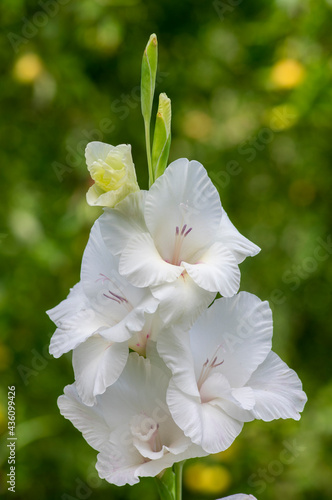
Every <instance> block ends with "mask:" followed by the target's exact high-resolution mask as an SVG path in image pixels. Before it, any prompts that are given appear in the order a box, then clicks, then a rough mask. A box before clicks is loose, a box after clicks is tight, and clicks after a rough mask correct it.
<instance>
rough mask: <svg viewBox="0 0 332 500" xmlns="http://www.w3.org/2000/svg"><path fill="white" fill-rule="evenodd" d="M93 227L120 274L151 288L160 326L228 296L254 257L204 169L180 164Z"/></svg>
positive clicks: (184, 161)
mask: <svg viewBox="0 0 332 500" xmlns="http://www.w3.org/2000/svg"><path fill="white" fill-rule="evenodd" d="M100 224H101V231H102V235H103V238H104V240H105V243H106V244H107V246H108V248H109V249H110V250H111V252H113V253H114V254H115V255H119V256H120V261H119V272H120V274H121V275H122V276H125V277H126V278H127V279H128V280H129V281H130V282H131V283H132V284H133V285H135V286H137V287H145V286H149V287H151V290H152V293H153V295H154V296H155V297H156V298H158V300H159V301H160V302H161V305H160V309H159V311H160V314H161V315H162V317H163V320H164V321H168V322H169V321H173V320H174V321H177V322H179V321H181V320H183V322H184V323H185V322H186V321H188V319H189V320H190V319H191V320H193V319H194V318H195V315H196V316H197V314H199V313H200V312H201V311H202V310H203V309H204V308H205V307H207V306H208V305H209V304H210V303H211V302H212V300H213V299H214V297H215V295H216V293H217V292H220V293H221V294H222V295H224V296H226V297H229V296H232V295H234V294H235V293H236V292H237V291H238V288H239V283H240V271H239V267H238V264H239V263H240V262H242V261H243V260H244V259H245V257H247V256H249V255H256V254H257V253H258V252H259V248H258V247H257V246H256V245H254V244H253V243H251V242H250V241H249V240H248V239H247V238H245V237H244V236H242V235H241V234H240V233H239V232H238V231H237V230H236V229H235V227H234V226H233V224H232V223H231V222H230V220H229V218H228V216H227V214H226V212H225V211H224V210H223V208H222V206H221V202H220V198H219V194H218V191H217V190H216V188H215V187H214V185H213V184H212V182H211V180H210V179H209V177H208V175H207V172H206V170H205V169H204V167H203V166H202V165H201V164H200V163H198V162H197V161H190V162H189V161H188V160H187V159H180V160H177V161H175V162H173V163H172V164H171V165H169V166H168V167H167V169H166V170H165V173H164V174H163V175H162V176H160V177H159V178H158V179H157V180H156V182H155V183H154V184H153V185H152V187H151V188H150V190H149V191H148V192H140V193H134V194H132V195H129V196H128V197H127V198H126V199H125V200H123V201H122V202H121V203H119V204H118V205H117V206H116V208H115V209H113V210H106V211H105V214H104V215H103V216H102V217H101V219H100Z"/></svg>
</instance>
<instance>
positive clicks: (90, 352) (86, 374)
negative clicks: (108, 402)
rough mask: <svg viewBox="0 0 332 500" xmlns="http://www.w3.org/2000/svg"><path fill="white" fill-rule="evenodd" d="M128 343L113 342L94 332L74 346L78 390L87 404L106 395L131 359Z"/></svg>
mask: <svg viewBox="0 0 332 500" xmlns="http://www.w3.org/2000/svg"><path fill="white" fill-rule="evenodd" d="M128 352H129V349H128V344H127V343H126V342H122V343H115V344H110V343H109V342H108V341H107V340H105V339H104V338H103V337H101V336H100V335H94V336H93V337H90V338H89V339H88V340H86V341H85V342H84V343H83V344H81V345H79V346H78V347H76V349H74V352H73V367H74V372H75V379H76V388H77V392H78V394H79V395H80V397H81V399H82V401H83V403H84V404H86V405H89V406H91V405H93V404H94V403H95V401H96V398H95V396H97V395H98V394H103V393H104V392H105V390H106V388H107V387H108V386H110V385H112V384H113V383H114V382H115V381H116V380H117V379H118V378H119V376H120V375H121V373H122V370H123V369H124V367H125V364H126V361H127V359H128Z"/></svg>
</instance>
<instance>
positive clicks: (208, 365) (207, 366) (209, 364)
mask: <svg viewBox="0 0 332 500" xmlns="http://www.w3.org/2000/svg"><path fill="white" fill-rule="evenodd" d="M220 348H221V344H219V345H218V347H217V349H216V351H215V353H214V355H213V356H212V358H211V359H212V361H209V358H207V360H206V361H205V363H204V364H203V366H202V370H201V373H200V374H199V377H198V380H197V387H198V390H199V391H200V390H201V387H202V385H203V384H204V382H205V381H206V379H207V378H208V376H209V375H210V373H211V370H213V368H217V366H220V365H222V364H223V362H224V360H222V361H221V362H220V363H217V361H218V356H217V353H218V351H219V349H220Z"/></svg>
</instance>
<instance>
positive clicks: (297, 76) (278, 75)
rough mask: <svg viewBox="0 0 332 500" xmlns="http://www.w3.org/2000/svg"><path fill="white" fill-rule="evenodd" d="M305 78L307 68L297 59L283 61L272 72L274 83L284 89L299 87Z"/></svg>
mask: <svg viewBox="0 0 332 500" xmlns="http://www.w3.org/2000/svg"><path fill="white" fill-rule="evenodd" d="M304 77H305V68H304V66H303V65H302V64H301V63H300V62H299V61H297V60H296V59H281V60H280V61H278V62H277V63H276V64H275V65H274V66H273V67H272V70H271V81H272V83H273V84H274V85H275V86H276V87H278V88H282V89H292V88H294V87H297V86H298V85H299V84H300V83H301V82H302V81H303V79H304Z"/></svg>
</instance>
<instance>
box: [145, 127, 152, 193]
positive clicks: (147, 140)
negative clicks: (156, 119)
mask: <svg viewBox="0 0 332 500" xmlns="http://www.w3.org/2000/svg"><path fill="white" fill-rule="evenodd" d="M144 125H145V145H146V157H147V160H148V169H149V187H151V186H152V184H153V183H154V178H153V170H152V160H151V140H150V121H147V120H144Z"/></svg>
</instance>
